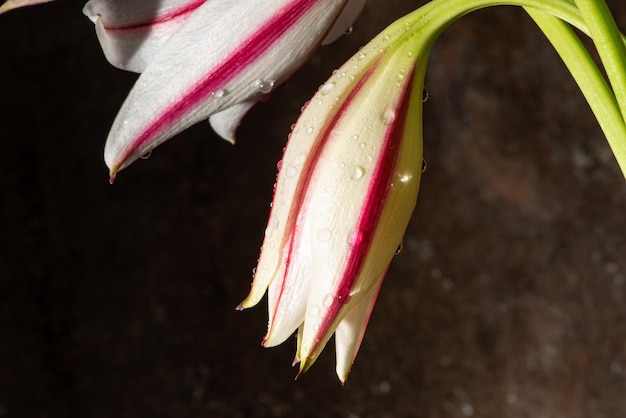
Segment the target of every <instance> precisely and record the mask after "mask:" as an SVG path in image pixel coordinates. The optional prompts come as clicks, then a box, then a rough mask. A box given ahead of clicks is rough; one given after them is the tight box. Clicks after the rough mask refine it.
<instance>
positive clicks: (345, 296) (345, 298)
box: [337, 291, 352, 305]
mask: <svg viewBox="0 0 626 418" xmlns="http://www.w3.org/2000/svg"><path fill="white" fill-rule="evenodd" d="M350 299H352V295H350V292H349V291H344V292H340V293H339V294H338V295H337V300H338V301H339V302H340V303H343V304H344V305H345V304H347V303H348V302H350Z"/></svg>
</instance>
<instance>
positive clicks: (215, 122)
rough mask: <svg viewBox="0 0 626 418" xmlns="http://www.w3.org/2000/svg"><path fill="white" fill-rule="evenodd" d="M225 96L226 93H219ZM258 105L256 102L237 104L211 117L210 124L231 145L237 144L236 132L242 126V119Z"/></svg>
mask: <svg viewBox="0 0 626 418" xmlns="http://www.w3.org/2000/svg"><path fill="white" fill-rule="evenodd" d="M218 94H225V93H218ZM255 104H256V100H251V101H247V102H241V103H237V104H236V105H233V106H231V107H229V108H227V109H224V110H222V111H220V112H217V113H214V114H212V115H211V116H210V117H209V123H210V124H211V127H212V128H213V130H214V131H215V133H216V134H218V135H219V136H221V137H222V138H223V139H225V140H226V141H228V142H230V143H231V144H234V143H235V132H236V131H237V128H238V127H239V125H240V124H241V119H243V117H244V116H245V115H246V113H248V111H249V110H250V108H252V106H254V105H255Z"/></svg>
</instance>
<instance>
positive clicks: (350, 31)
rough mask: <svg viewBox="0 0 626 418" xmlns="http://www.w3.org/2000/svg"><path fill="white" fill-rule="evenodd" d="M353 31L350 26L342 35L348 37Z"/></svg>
mask: <svg viewBox="0 0 626 418" xmlns="http://www.w3.org/2000/svg"><path fill="white" fill-rule="evenodd" d="M353 30H354V29H353V28H352V26H350V27H349V28H348V29H346V31H345V32H344V33H343V34H344V35H350V34H352V31H353Z"/></svg>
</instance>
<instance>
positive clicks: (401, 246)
mask: <svg viewBox="0 0 626 418" xmlns="http://www.w3.org/2000/svg"><path fill="white" fill-rule="evenodd" d="M403 249H404V243H403V242H400V245H398V248H396V254H395V255H398V254H400V253H401V252H402V250H403Z"/></svg>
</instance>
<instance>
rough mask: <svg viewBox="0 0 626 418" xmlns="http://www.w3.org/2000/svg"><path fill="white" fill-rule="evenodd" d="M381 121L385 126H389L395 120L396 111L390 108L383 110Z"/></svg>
mask: <svg viewBox="0 0 626 418" xmlns="http://www.w3.org/2000/svg"><path fill="white" fill-rule="evenodd" d="M381 120H382V122H383V123H384V124H385V125H391V124H392V123H393V121H394V120H396V111H395V110H393V109H391V108H390V109H387V110H385V111H384V112H383V113H382V115H381Z"/></svg>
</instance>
